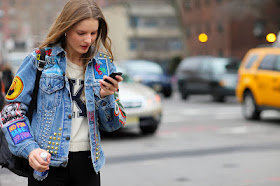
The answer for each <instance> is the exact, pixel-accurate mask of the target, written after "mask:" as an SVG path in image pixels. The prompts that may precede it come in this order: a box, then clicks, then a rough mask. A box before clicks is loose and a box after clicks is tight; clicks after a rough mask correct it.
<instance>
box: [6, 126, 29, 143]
mask: <svg viewBox="0 0 280 186" xmlns="http://www.w3.org/2000/svg"><path fill="white" fill-rule="evenodd" d="M8 131H9V133H10V135H11V137H12V139H13V141H14V144H15V145H16V144H18V143H20V142H22V141H23V140H25V139H28V138H31V137H32V136H31V134H30V131H29V128H28V126H27V124H26V123H25V122H18V123H15V124H13V125H11V126H9V127H8Z"/></svg>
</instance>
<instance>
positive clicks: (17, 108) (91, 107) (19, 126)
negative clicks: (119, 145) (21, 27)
mask: <svg viewBox="0 0 280 186" xmlns="http://www.w3.org/2000/svg"><path fill="white" fill-rule="evenodd" d="M101 47H104V48H105V49H106V51H107V53H108V54H107V55H105V54H103V53H100V52H99V49H100V48H101ZM39 48H45V51H46V64H45V66H44V69H43V71H42V75H41V78H40V88H39V91H38V100H37V110H36V112H34V113H33V117H32V118H33V119H32V121H29V120H28V119H27V118H26V116H25V114H26V112H27V111H28V105H29V103H30V100H31V96H32V92H33V89H34V82H35V78H36V70H37V69H36V66H37V64H38V60H37V59H36V56H39V55H40V54H39V53H40V51H39V50H38V49H37V50H34V51H33V52H32V53H31V54H30V55H28V56H27V57H26V58H25V59H24V61H23V63H22V65H21V67H20V68H19V70H18V72H17V74H16V76H15V78H14V80H13V83H12V86H11V87H10V89H9V91H8V93H7V95H6V99H7V100H8V102H9V103H10V104H9V105H7V106H6V107H4V109H3V113H5V114H3V113H2V115H1V117H2V118H1V119H2V129H3V131H4V133H5V137H6V139H7V141H8V143H9V148H10V149H11V151H12V153H13V154H15V155H16V156H20V157H24V158H27V159H28V161H29V164H30V166H31V167H32V168H33V169H34V170H37V171H40V172H43V171H45V170H49V173H48V176H47V178H46V179H44V180H43V181H37V180H36V179H34V178H33V177H32V176H30V177H29V178H28V185H40V186H42V185H83V186H84V185H100V169H101V167H102V166H103V165H104V162H105V157H104V152H103V150H102V147H101V144H100V133H99V128H100V129H102V130H105V131H107V132H110V131H114V130H117V129H119V128H120V127H121V126H122V125H123V124H124V123H125V119H126V116H125V113H124V109H123V107H122V105H121V103H120V101H119V99H118V83H119V82H120V81H122V80H123V79H122V77H121V76H116V79H113V78H111V77H109V74H110V73H112V72H114V71H115V70H116V68H115V66H114V64H113V63H112V59H113V56H112V52H111V45H110V39H109V38H108V36H107V23H106V21H105V18H104V16H103V14H102V12H101V10H100V8H99V7H98V5H97V4H96V2H95V1H94V0H70V1H69V2H68V3H67V4H66V5H65V7H64V8H63V10H62V12H61V13H60V15H59V16H58V18H57V20H56V22H55V23H54V24H53V25H52V27H51V29H50V32H49V34H48V36H47V38H46V39H45V41H44V42H43V43H42V44H41V46H40V47H39ZM105 79H107V80H109V81H110V82H112V84H110V83H108V82H106V81H105ZM30 123H31V125H30ZM41 152H47V153H48V158H47V161H44V160H43V159H42V158H41V157H40V154H41Z"/></svg>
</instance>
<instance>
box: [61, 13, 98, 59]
mask: <svg viewBox="0 0 280 186" xmlns="http://www.w3.org/2000/svg"><path fill="white" fill-rule="evenodd" d="M98 27H99V23H98V20H97V19H93V18H88V19H85V20H83V21H81V22H78V23H77V24H75V25H74V26H73V27H72V28H71V29H70V30H69V31H68V32H67V33H66V50H67V52H70V53H71V55H77V56H81V55H82V54H85V53H87V51H88V49H89V47H90V46H91V45H92V44H93V43H94V41H95V40H96V38H97V33H98Z"/></svg>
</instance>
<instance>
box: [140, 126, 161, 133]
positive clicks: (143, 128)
mask: <svg viewBox="0 0 280 186" xmlns="http://www.w3.org/2000/svg"><path fill="white" fill-rule="evenodd" d="M157 128H158V125H151V126H140V130H141V133H142V134H144V135H148V134H154V133H155V132H156V130H157Z"/></svg>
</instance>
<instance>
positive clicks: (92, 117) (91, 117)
mask: <svg viewBox="0 0 280 186" xmlns="http://www.w3.org/2000/svg"><path fill="white" fill-rule="evenodd" d="M88 118H89V121H90V122H94V112H93V111H92V112H88Z"/></svg>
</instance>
